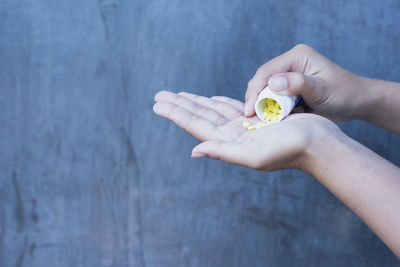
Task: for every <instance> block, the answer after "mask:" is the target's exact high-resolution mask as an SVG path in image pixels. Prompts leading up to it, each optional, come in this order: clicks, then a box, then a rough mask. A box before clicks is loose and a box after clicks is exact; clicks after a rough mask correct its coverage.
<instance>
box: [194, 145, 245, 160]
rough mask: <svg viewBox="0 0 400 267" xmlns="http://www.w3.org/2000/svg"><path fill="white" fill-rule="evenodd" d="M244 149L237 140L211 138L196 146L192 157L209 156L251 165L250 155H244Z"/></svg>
mask: <svg viewBox="0 0 400 267" xmlns="http://www.w3.org/2000/svg"><path fill="white" fill-rule="evenodd" d="M243 150H244V149H243V147H241V145H240V144H239V143H236V142H225V141H216V140H209V141H205V142H203V143H201V144H199V145H197V146H196V147H194V148H193V150H192V157H193V158H200V157H203V156H207V157H209V158H212V159H215V160H222V161H225V162H227V163H232V164H238V165H245V166H247V165H249V162H248V159H249V157H245V156H244V155H243V154H244V151H243Z"/></svg>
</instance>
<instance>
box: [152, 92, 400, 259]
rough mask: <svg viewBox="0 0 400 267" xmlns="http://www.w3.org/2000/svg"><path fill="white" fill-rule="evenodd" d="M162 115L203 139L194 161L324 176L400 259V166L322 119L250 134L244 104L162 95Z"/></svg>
mask: <svg viewBox="0 0 400 267" xmlns="http://www.w3.org/2000/svg"><path fill="white" fill-rule="evenodd" d="M155 100H156V102H157V103H156V104H155V105H154V111H155V112H156V113H157V114H158V115H160V116H162V117H165V118H167V119H169V120H171V121H172V122H174V123H175V124H177V125H178V126H179V127H181V128H182V129H184V130H185V131H187V132H188V133H189V134H191V135H193V136H194V137H196V138H197V139H199V140H200V141H201V142H202V143H200V144H199V145H197V146H196V147H195V148H194V149H193V151H192V157H194V158H201V157H210V158H213V159H218V160H222V161H225V162H227V163H231V164H238V165H243V166H246V167H249V168H252V169H255V170H259V171H271V170H278V169H287V168H296V169H300V170H302V171H304V172H307V173H309V174H311V175H312V176H314V177H315V178H316V179H318V180H319V181H320V182H321V183H322V184H323V185H324V186H326V187H327V189H328V190H330V191H331V192H332V193H334V194H335V195H336V196H337V197H338V198H339V199H341V200H342V201H343V203H344V204H345V205H347V206H348V207H349V208H350V209H352V210H353V211H354V212H355V213H356V214H357V215H358V216H359V217H360V218H361V219H362V220H363V221H364V222H365V223H366V224H367V225H368V226H370V227H371V229H372V230H373V231H374V232H375V233H376V234H377V235H378V236H379V237H380V238H381V239H382V240H383V242H385V243H386V244H387V246H388V247H389V248H390V249H391V250H392V251H393V252H394V253H395V254H396V255H397V256H398V257H400V227H399V226H400V169H399V168H398V167H396V166H394V165H393V164H392V163H390V162H389V161H387V160H385V159H383V158H382V157H380V156H378V155H377V154H376V153H374V152H372V151H370V150H369V149H367V148H366V147H364V146H362V145H361V144H359V143H358V142H356V141H354V140H352V139H351V138H349V137H347V136H346V135H345V134H344V133H343V132H342V131H341V130H340V129H339V128H338V127H337V126H336V125H335V124H334V123H333V122H331V121H329V120H328V119H326V118H323V117H321V116H318V115H315V114H293V115H290V116H289V117H287V118H286V119H285V120H283V121H282V122H279V123H276V124H273V125H269V126H266V127H264V128H261V129H259V130H253V131H248V130H247V129H244V128H243V127H242V122H243V121H250V122H251V123H256V122H257V120H258V119H257V118H256V117H252V118H245V117H244V114H243V106H244V105H243V103H241V102H239V101H237V100H234V99H230V98H227V97H213V98H206V97H202V96H196V95H192V94H187V93H180V94H174V93H171V92H160V93H158V94H157V95H156V97H155Z"/></svg>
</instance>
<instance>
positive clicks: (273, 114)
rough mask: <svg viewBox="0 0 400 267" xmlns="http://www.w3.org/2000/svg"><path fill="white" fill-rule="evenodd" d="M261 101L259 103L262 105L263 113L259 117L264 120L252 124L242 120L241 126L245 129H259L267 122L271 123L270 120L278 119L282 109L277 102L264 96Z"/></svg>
mask: <svg viewBox="0 0 400 267" xmlns="http://www.w3.org/2000/svg"><path fill="white" fill-rule="evenodd" d="M262 101H263V102H261V103H260V104H262V105H263V106H264V113H263V114H262V116H261V117H262V119H263V120H264V122H260V123H257V124H253V125H251V124H250V123H248V122H243V127H244V128H246V129H247V130H256V129H260V128H262V127H264V126H266V125H268V124H271V123H272V122H277V121H279V120H280V117H281V115H282V109H281V106H280V105H279V103H278V102H276V101H275V100H274V99H272V98H266V99H263V100H262Z"/></svg>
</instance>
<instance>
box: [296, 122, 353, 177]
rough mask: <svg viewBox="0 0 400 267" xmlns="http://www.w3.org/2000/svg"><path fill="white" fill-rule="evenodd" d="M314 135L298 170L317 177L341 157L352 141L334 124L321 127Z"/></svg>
mask: <svg viewBox="0 0 400 267" xmlns="http://www.w3.org/2000/svg"><path fill="white" fill-rule="evenodd" d="M314 133H315V135H314V136H313V139H312V141H311V142H310V143H309V144H308V145H307V146H306V148H305V149H304V152H303V157H302V159H303V160H302V161H301V164H299V167H298V169H300V170H301V171H303V172H306V173H308V174H310V175H312V176H314V177H317V176H318V174H319V173H320V172H321V169H323V168H324V167H325V166H327V164H330V163H331V161H332V160H333V158H335V157H338V156H340V155H341V151H344V150H345V148H346V147H347V146H348V144H349V143H350V142H351V140H352V139H351V138H350V137H348V136H347V135H346V134H344V133H343V132H342V131H341V130H340V128H339V127H338V126H337V125H336V124H334V123H329V124H328V125H325V127H323V128H322V127H320V129H318V130H316V131H314Z"/></svg>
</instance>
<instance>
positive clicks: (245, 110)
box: [244, 102, 249, 115]
mask: <svg viewBox="0 0 400 267" xmlns="http://www.w3.org/2000/svg"><path fill="white" fill-rule="evenodd" d="M248 106H249V103H247V102H246V103H245V104H244V115H247V114H249V107H248Z"/></svg>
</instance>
